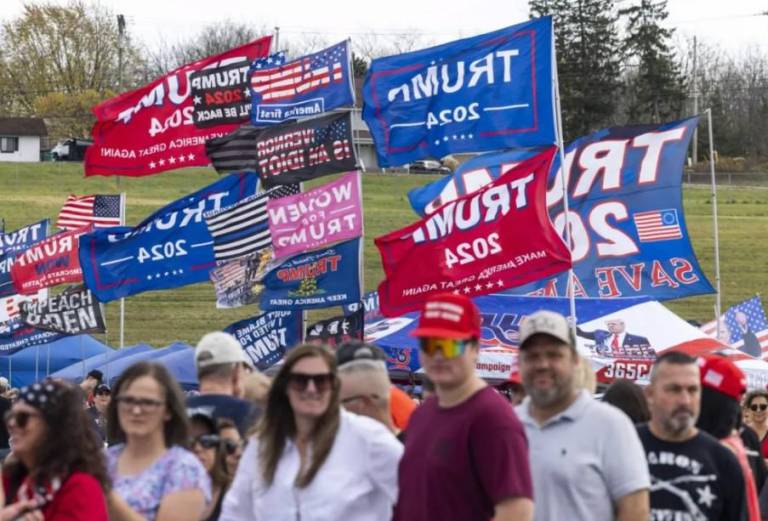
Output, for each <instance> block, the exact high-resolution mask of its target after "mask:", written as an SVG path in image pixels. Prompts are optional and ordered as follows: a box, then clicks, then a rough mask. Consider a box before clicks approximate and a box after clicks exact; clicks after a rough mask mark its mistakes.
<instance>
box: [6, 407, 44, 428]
mask: <svg viewBox="0 0 768 521" xmlns="http://www.w3.org/2000/svg"><path fill="white" fill-rule="evenodd" d="M34 416H40V413H39V412H29V411H7V412H6V413H5V415H4V416H3V419H4V420H5V425H6V426H7V425H9V424H10V423H11V420H13V423H15V424H16V427H18V428H19V429H25V428H26V427H27V424H28V423H29V419H30V418H32V417H34Z"/></svg>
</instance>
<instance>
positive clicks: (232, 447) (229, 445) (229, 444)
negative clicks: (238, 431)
mask: <svg viewBox="0 0 768 521" xmlns="http://www.w3.org/2000/svg"><path fill="white" fill-rule="evenodd" d="M222 443H223V445H224V450H225V451H226V452H227V454H228V455H229V456H232V455H233V454H235V453H236V452H237V451H238V449H240V448H241V447H242V446H243V443H242V442H237V441H235V440H223V442H222Z"/></svg>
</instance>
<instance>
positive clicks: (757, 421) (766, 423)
mask: <svg viewBox="0 0 768 521" xmlns="http://www.w3.org/2000/svg"><path fill="white" fill-rule="evenodd" d="M744 407H745V408H746V409H747V410H748V411H749V416H748V417H749V421H748V422H747V426H748V427H750V428H751V429H752V430H753V431H755V433H756V434H757V439H759V440H760V447H761V449H762V453H763V458H766V459H768V392H766V391H763V390H755V391H750V392H748V393H747V395H746V397H745V398H744Z"/></svg>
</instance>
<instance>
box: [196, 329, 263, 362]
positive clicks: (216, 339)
mask: <svg viewBox="0 0 768 521" xmlns="http://www.w3.org/2000/svg"><path fill="white" fill-rule="evenodd" d="M240 363H242V364H246V365H248V366H249V367H253V362H251V360H250V358H248V356H247V355H246V354H245V351H244V350H243V346H241V345H240V342H238V341H237V339H236V338H235V337H233V336H232V335H230V334H229V333H224V332H223V331H214V332H212V333H207V334H205V335H203V338H201V339H200V342H198V343H197V347H195V365H196V366H197V369H198V370H199V369H202V368H204V367H208V366H211V365H219V364H240Z"/></svg>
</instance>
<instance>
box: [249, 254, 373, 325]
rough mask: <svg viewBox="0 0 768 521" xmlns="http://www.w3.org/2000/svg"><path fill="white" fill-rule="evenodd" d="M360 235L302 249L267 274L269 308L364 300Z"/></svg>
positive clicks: (264, 305)
mask: <svg viewBox="0 0 768 521" xmlns="http://www.w3.org/2000/svg"><path fill="white" fill-rule="evenodd" d="M360 247H361V241H360V239H353V240H351V241H346V242H342V243H339V244H337V245H335V246H332V247H330V248H326V249H324V250H318V251H313V252H310V253H302V254H301V255H297V256H295V257H291V258H290V259H288V260H287V261H286V262H284V263H282V264H281V265H280V266H278V267H277V268H275V269H274V270H272V271H270V272H269V273H267V275H266V276H265V277H264V281H263V283H264V290H263V291H262V293H261V302H260V307H261V309H263V310H265V311H273V310H292V309H314V308H327V307H330V306H341V305H344V304H351V303H353V302H359V301H360V286H361V284H360Z"/></svg>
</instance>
